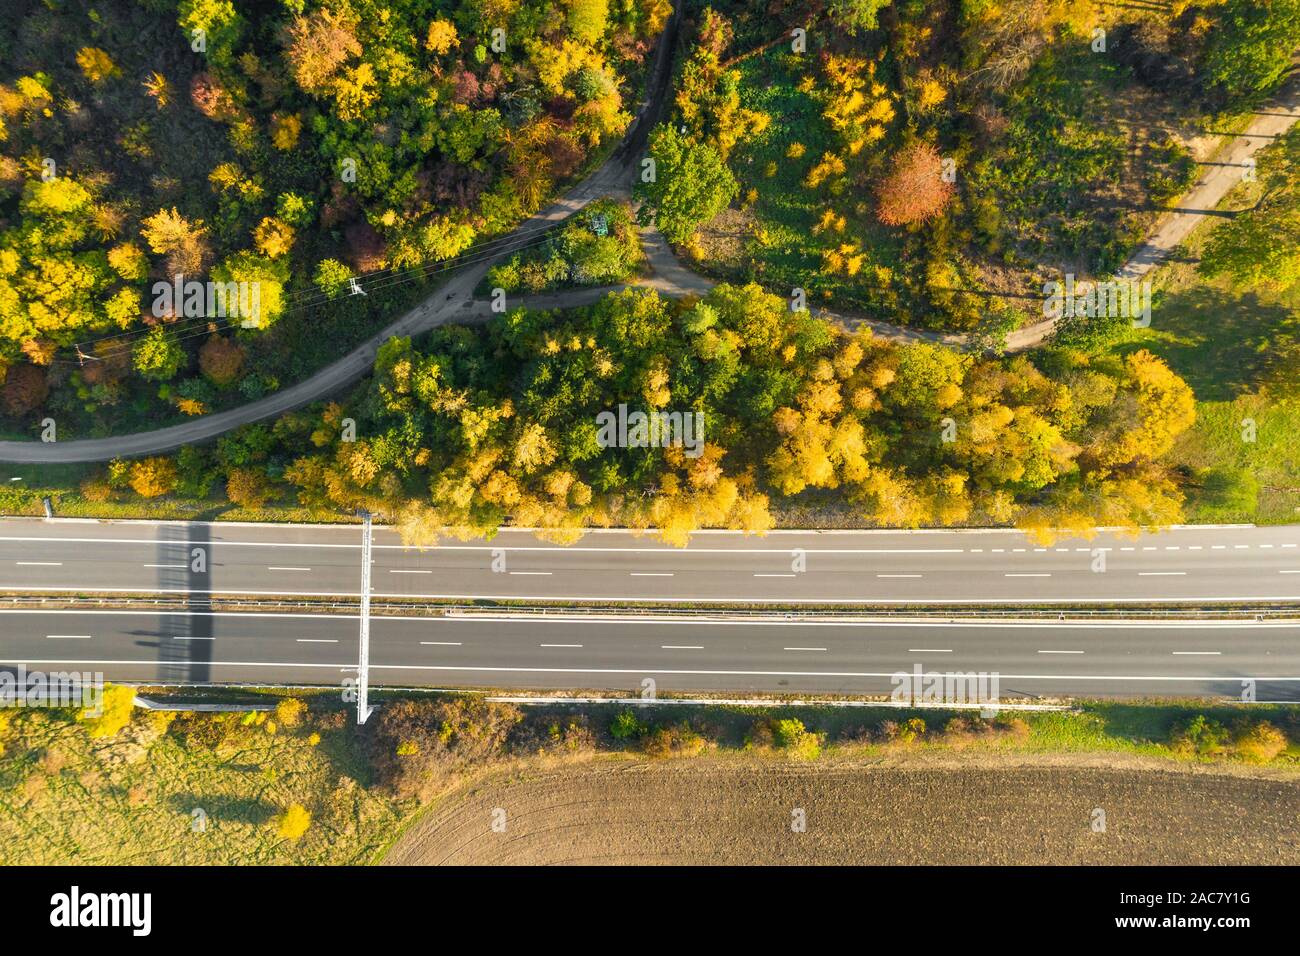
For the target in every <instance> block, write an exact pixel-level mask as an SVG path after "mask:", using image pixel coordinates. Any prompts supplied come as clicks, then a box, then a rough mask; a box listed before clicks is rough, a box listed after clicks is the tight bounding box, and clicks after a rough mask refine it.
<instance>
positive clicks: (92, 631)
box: [0, 610, 1300, 701]
mask: <svg viewBox="0 0 1300 956" xmlns="http://www.w3.org/2000/svg"><path fill="white" fill-rule="evenodd" d="M0 632H2V633H3V635H4V638H3V641H2V642H0V667H14V666H17V665H19V664H24V665H26V666H27V667H28V669H29V670H31V669H35V670H41V671H46V672H48V671H60V670H62V671H66V670H79V671H91V672H99V673H102V674H103V675H104V677H105V678H106V679H108V680H120V681H139V682H151V683H166V684H205V683H240V684H249V683H290V684H294V683H296V684H307V685H314V686H325V687H328V686H334V685H341V682H342V681H343V680H344V679H345V678H347V677H348V676H349V675H350V674H353V673H355V667H356V662H357V633H358V621H357V619H356V617H353V616H343V615H340V616H321V615H312V614H306V615H283V614H245V613H202V612H181V611H164V612H140V611H134V610H130V611H110V610H98V611H12V610H3V611H0ZM1298 638H1300V623H1296V622H1294V621H1292V622H1263V623H1250V622H1245V623H1243V622H1224V621H1217V622H1200V623H1189V622H1176V623H1175V622H1150V623H1137V622H1131V621H1117V622H1110V623H1101V622H1087V623H1071V622H1056V621H1047V622H1038V621H1035V622H1026V623H1021V624H1015V623H1010V622H1005V621H1000V622H989V621H983V622H963V623H931V622H918V623H900V622H897V621H890V620H874V621H872V620H861V621H858V622H856V623H829V622H822V621H816V622H790V621H786V620H782V619H780V618H774V619H769V620H762V621H735V620H723V619H720V618H718V619H713V620H695V619H693V620H690V621H681V620H662V619H661V620H644V619H633V618H627V617H619V616H617V615H609V616H605V617H602V618H600V619H595V620H593V619H589V618H580V617H572V618H568V619H566V618H554V617H546V618H541V617H530V616H526V615H517V614H515V615H501V614H495V615H494V614H490V613H487V614H483V615H480V616H456V617H429V618H407V617H400V618H394V617H389V618H384V617H377V618H374V619H372V622H371V638H370V661H371V672H370V680H371V682H372V683H373V684H376V685H388V686H433V687H489V688H558V689H574V690H583V689H597V688H600V689H622V690H627V691H630V692H639V691H640V690H641V688H642V681H643V680H644V679H645V678H647V677H648V678H651V679H653V680H654V681H655V685H656V688H657V690H658V692H659V693H671V692H675V691H737V692H738V691H766V692H781V693H836V694H856V695H865V694H888V693H889V692H890V691H891V690H892V689H893V687H894V686H896V685H895V683H894V681H893V680H891V678H892V676H893V675H895V674H898V673H900V672H904V673H911V674H914V673H915V672H916V668H918V667H919V668H920V669H921V671H922V673H935V672H938V673H953V672H961V673H976V674H979V673H983V674H986V675H991V674H996V675H997V681H998V683H997V686H996V688H993V685H992V684H988V685H987V688H986V689H985V690H983V691H981V693H983V694H988V695H991V694H993V693H996V695H997V699H998V700H1003V701H1006V700H1011V699H1013V698H1019V697H1023V696H1026V695H1036V696H1135V695H1159V696H1164V697H1190V696H1225V697H1234V698H1240V696H1241V693H1242V690H1243V686H1245V685H1243V681H1245V680H1254V681H1255V682H1256V685H1255V691H1256V694H1257V699H1259V700H1273V701H1277V700H1295V699H1297V697H1298V696H1300V640H1297V639H1298Z"/></svg>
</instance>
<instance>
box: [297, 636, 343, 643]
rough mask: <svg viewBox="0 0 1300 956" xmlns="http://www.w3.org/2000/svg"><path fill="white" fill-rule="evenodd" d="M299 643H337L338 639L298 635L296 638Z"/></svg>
mask: <svg viewBox="0 0 1300 956" xmlns="http://www.w3.org/2000/svg"><path fill="white" fill-rule="evenodd" d="M297 640H298V643H299V644H337V643H338V641H337V640H335V639H334V638H332V637H300V638H298V639H297Z"/></svg>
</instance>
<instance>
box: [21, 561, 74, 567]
mask: <svg viewBox="0 0 1300 956" xmlns="http://www.w3.org/2000/svg"><path fill="white" fill-rule="evenodd" d="M14 564H17V565H19V566H21V567H28V568H61V567H63V562H62V561H15V562H14Z"/></svg>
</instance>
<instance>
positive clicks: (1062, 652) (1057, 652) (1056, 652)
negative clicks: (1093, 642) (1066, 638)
mask: <svg viewBox="0 0 1300 956" xmlns="http://www.w3.org/2000/svg"><path fill="white" fill-rule="evenodd" d="M1038 653H1040V654H1082V653H1083V651H1039V652H1038Z"/></svg>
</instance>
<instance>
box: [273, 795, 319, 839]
mask: <svg viewBox="0 0 1300 956" xmlns="http://www.w3.org/2000/svg"><path fill="white" fill-rule="evenodd" d="M309 827H311V812H310V811H309V810H308V809H307V808H306V807H304V806H303V805H302V804H301V803H294V804H290V805H289V807H288V809H286V810H285V811H284V813H282V814H280V816H278V817H277V818H276V821H275V832H276V833H278V834H279V835H280V836H281V837H283V838H284V839H286V840H301V839H302V836H303V834H304V833H306V832H307V830H308V828H309Z"/></svg>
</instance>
